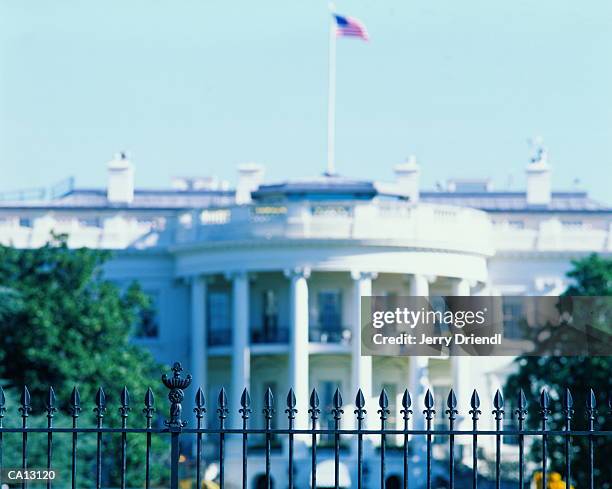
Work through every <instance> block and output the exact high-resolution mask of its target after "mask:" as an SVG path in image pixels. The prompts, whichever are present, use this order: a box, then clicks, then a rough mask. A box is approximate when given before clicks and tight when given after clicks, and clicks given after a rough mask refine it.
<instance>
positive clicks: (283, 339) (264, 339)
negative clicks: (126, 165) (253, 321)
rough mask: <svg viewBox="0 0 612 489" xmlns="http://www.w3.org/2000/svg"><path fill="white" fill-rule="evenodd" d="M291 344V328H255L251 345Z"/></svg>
mask: <svg viewBox="0 0 612 489" xmlns="http://www.w3.org/2000/svg"><path fill="white" fill-rule="evenodd" d="M288 342H289V328H287V327H276V328H268V329H263V328H255V329H252V330H251V343H253V344H279V343H288Z"/></svg>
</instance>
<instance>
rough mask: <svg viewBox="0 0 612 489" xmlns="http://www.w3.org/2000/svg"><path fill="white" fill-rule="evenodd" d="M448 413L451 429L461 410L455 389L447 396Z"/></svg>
mask: <svg viewBox="0 0 612 489" xmlns="http://www.w3.org/2000/svg"><path fill="white" fill-rule="evenodd" d="M446 407H447V408H448V409H447V410H446V414H448V420H449V421H450V426H451V429H453V425H454V422H455V420H456V419H457V415H458V414H459V411H458V410H457V396H456V395H455V391H454V390H453V389H451V390H450V392H449V393H448V397H447V398H446Z"/></svg>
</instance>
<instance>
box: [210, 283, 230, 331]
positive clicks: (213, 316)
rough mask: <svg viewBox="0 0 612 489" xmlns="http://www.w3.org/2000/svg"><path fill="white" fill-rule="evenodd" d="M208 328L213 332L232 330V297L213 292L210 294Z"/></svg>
mask: <svg viewBox="0 0 612 489" xmlns="http://www.w3.org/2000/svg"><path fill="white" fill-rule="evenodd" d="M208 326H209V328H210V329H211V330H213V331H220V330H227V329H230V328H231V321H230V297H229V294H228V293H227V292H211V293H210V294H209V296H208Z"/></svg>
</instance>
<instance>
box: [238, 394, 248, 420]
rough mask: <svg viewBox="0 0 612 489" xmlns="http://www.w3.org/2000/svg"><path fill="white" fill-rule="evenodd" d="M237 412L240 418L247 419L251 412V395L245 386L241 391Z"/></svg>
mask: <svg viewBox="0 0 612 489" xmlns="http://www.w3.org/2000/svg"><path fill="white" fill-rule="evenodd" d="M238 412H239V413H240V414H241V415H242V419H244V420H247V419H249V415H250V414H251V396H250V395H249V391H248V390H247V388H246V387H245V388H244V390H243V391H242V396H240V409H239V410H238Z"/></svg>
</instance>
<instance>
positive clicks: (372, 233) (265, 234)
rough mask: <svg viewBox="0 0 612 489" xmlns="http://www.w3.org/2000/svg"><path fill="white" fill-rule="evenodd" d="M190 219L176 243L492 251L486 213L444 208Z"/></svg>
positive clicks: (254, 208)
mask: <svg viewBox="0 0 612 489" xmlns="http://www.w3.org/2000/svg"><path fill="white" fill-rule="evenodd" d="M189 217H190V219H185V220H184V222H181V221H180V220H179V221H177V223H176V227H175V231H174V232H175V235H174V239H175V242H176V243H179V244H181V243H182V244H188V243H194V242H226V241H245V240H258V239H259V240H270V239H289V240H291V239H295V240H304V239H314V240H320V239H342V240H345V239H355V240H375V241H379V240H384V241H386V242H398V243H402V244H403V245H406V246H417V247H420V248H434V249H437V248H443V249H445V250H458V251H462V252H466V251H468V252H475V253H484V254H490V253H491V252H492V249H491V242H490V240H491V238H490V222H489V218H488V216H487V215H486V213H484V212H481V211H478V210H474V209H468V208H461V207H453V206H445V205H433V204H418V205H414V204H410V203H408V202H386V201H380V202H379V201H373V202H372V201H371V202H367V203H363V202H356V201H346V202H345V201H338V202H323V203H316V204H313V203H310V202H307V201H301V202H291V203H288V204H286V205H243V206H234V207H227V208H217V209H207V210H198V211H194V212H193V213H192V214H191V215H190V216H189ZM468 231H469V232H468Z"/></svg>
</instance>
